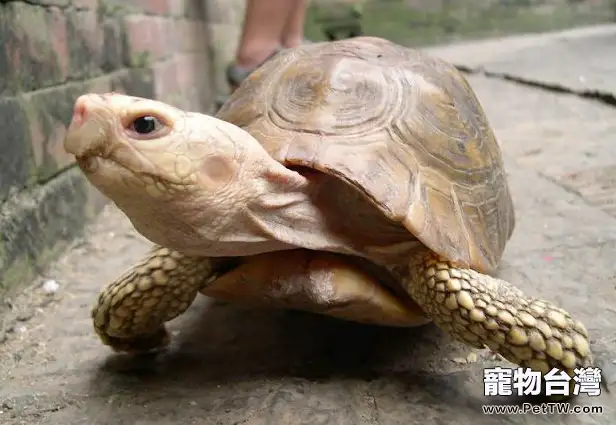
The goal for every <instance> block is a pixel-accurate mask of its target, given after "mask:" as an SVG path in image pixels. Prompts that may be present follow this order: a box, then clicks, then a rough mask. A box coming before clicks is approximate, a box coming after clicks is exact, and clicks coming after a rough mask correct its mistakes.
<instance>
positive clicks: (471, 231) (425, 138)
mask: <svg viewBox="0 0 616 425" xmlns="http://www.w3.org/2000/svg"><path fill="white" fill-rule="evenodd" d="M65 149H66V150H67V152H69V153H71V154H73V155H75V156H76V158H77V161H78V163H79V165H80V167H81V169H82V170H83V171H84V173H85V175H86V176H87V178H88V179H89V180H90V182H91V183H92V184H93V185H94V186H96V187H97V188H98V189H99V190H100V191H101V192H102V193H103V194H104V195H106V196H107V197H108V198H110V199H111V200H112V201H113V202H114V203H115V204H116V205H117V206H118V207H119V209H120V210H122V211H123V212H124V214H125V215H126V216H127V217H128V218H129V219H130V220H131V222H132V223H133V225H134V226H135V228H136V230H137V231H138V232H139V233H141V234H142V235H143V236H145V237H146V238H148V239H149V240H150V241H151V242H153V243H154V244H156V246H155V248H154V251H153V253H151V254H149V255H148V256H147V257H146V258H144V259H143V260H142V261H141V262H140V263H139V264H137V265H136V266H135V267H134V268H133V269H131V270H129V271H128V272H126V274H125V275H123V276H122V277H121V278H119V279H118V280H117V281H115V282H113V283H112V284H111V285H110V286H108V287H107V288H105V289H103V291H102V292H101V295H100V297H99V299H98V302H97V304H96V305H95V307H94V309H93V313H92V314H93V318H94V323H95V328H96V330H97V332H98V333H99V335H100V336H101V338H102V339H103V341H105V342H106V343H107V344H109V345H111V346H112V347H116V348H117V349H119V350H130V349H133V350H137V351H138V350H140V349H145V348H151V347H156V346H162V345H164V344H165V343H166V342H167V341H168V337H167V336H166V331H165V328H164V322H165V321H168V320H170V319H172V318H174V317H176V316H178V315H179V314H181V313H182V312H183V311H185V310H186V309H187V308H188V306H189V304H190V303H191V302H192V300H193V299H194V297H195V296H196V294H197V293H198V292H199V291H201V292H202V293H205V294H207V293H208V288H212V286H211V285H212V284H213V283H212V282H218V289H216V290H214V289H212V291H213V293H214V295H215V296H216V295H219V296H220V295H221V293H224V296H225V297H226V299H238V300H239V299H242V298H243V299H244V300H245V301H246V300H248V301H250V300H252V301H254V302H257V303H259V302H260V303H262V304H267V303H268V302H269V303H272V304H276V303H278V305H280V306H283V307H284V306H286V307H288V308H295V307H297V308H300V309H306V310H311V311H320V312H322V313H323V314H331V315H335V314H334V313H332V311H328V309H327V306H328V303H329V301H333V303H334V304H336V303H338V306H341V305H342V306H344V308H345V311H344V313H343V314H338V316H337V317H341V318H345V319H349V320H358V321H362V320H363V321H367V322H371V323H376V324H379V323H380V324H384V325H391V324H394V325H399V326H418V325H421V324H423V323H427V322H428V321H432V322H433V323H435V324H436V325H437V326H438V327H440V328H441V329H442V330H443V331H444V332H446V333H448V334H449V335H451V336H452V337H453V338H454V339H455V340H457V341H460V342H462V343H464V344H466V345H468V346H471V347H477V348H485V347H487V348H489V349H490V350H492V351H493V352H495V353H498V354H500V355H502V356H503V357H504V358H505V359H507V360H509V361H511V362H513V363H515V364H517V365H520V366H522V367H528V368H531V369H533V370H537V371H540V372H542V373H543V374H546V373H548V372H549V371H550V370H552V369H553V368H558V369H560V370H564V371H565V372H566V373H568V374H569V375H571V376H572V375H574V373H575V372H574V370H575V369H576V368H579V367H587V366H589V365H590V364H591V363H592V361H593V359H592V354H591V349H590V342H589V339H588V332H587V330H586V328H585V327H584V325H583V324H582V323H581V322H579V321H577V320H575V319H574V318H572V316H571V315H570V314H569V313H568V312H567V311H565V310H563V309H562V308H560V307H559V306H557V305H555V304H554V303H552V302H550V301H548V300H543V299H539V298H536V297H532V296H529V295H527V294H525V293H524V292H523V291H522V290H521V289H520V288H518V287H516V286H515V285H513V284H512V283H509V282H507V281H504V280H502V279H500V278H498V277H496V272H497V269H498V266H499V264H500V261H501V258H502V254H503V251H504V249H505V246H506V244H507V242H508V240H509V239H510V237H511V235H512V233H513V230H514V228H515V214H514V206H513V201H512V197H511V193H510V189H509V186H508V182H507V177H506V170H505V166H504V161H503V157H502V152H501V150H500V146H499V143H498V141H497V139H496V137H495V134H494V132H493V130H492V129H491V127H490V125H489V122H488V120H487V117H486V115H485V112H484V111H483V109H482V106H481V104H480V102H479V100H478V98H477V97H476V95H475V93H474V92H473V90H472V88H471V86H470V85H469V83H468V81H467V80H466V79H465V77H464V76H463V75H462V74H461V73H460V72H459V71H458V70H457V69H456V68H455V67H454V66H453V65H451V64H449V63H447V62H446V61H443V60H441V59H438V58H435V57H431V56H429V55H428V54H426V53H424V52H421V51H418V50H415V49H411V48H408V47H403V46H400V45H398V44H395V43H393V42H390V41H387V40H384V39H381V38H377V37H363V36H362V37H357V38H353V39H347V40H341V41H335V42H324V43H315V44H312V45H306V46H301V47H298V48H295V49H290V50H288V51H285V52H281V53H280V54H279V55H277V56H276V57H274V58H272V59H271V60H270V61H268V62H267V63H266V64H264V65H263V66H262V67H260V68H259V69H257V70H256V71H255V72H253V73H252V74H251V75H250V76H249V77H248V78H247V79H246V80H245V81H244V82H243V83H242V84H241V86H240V87H239V88H238V89H237V90H236V91H235V92H234V93H233V95H232V96H231V97H230V98H229V99H228V101H227V102H226V103H225V105H224V106H223V107H222V109H220V110H219V112H218V113H217V115H216V116H209V115H205V114H200V113H193V112H186V111H183V110H181V109H178V108H176V107H173V106H171V105H168V104H164V103H161V102H158V101H155V100H151V99H143V98H137V97H132V96H127V95H123V94H115V93H109V94H105V95H99V94H86V95H83V96H81V97H80V98H79V99H78V100H77V101H76V104H75V112H74V116H73V120H72V123H71V126H70V128H69V131H68V133H67V136H66V139H65ZM294 255H297V257H293V256H294ZM331 255H335V256H336V257H335V260H334V257H330V256H331ZM286 256H289V257H286ZM351 259H355V260H359V261H352V260H351ZM332 261H333V262H332ZM268 264H269V265H268ZM311 264H321V266H318V265H317V266H314V267H315V269H319V267H320V271H321V272H318V271H315V272H314V273H313V270H315V269H313V268H312V267H313V265H311ZM360 264H373V265H375V266H376V267H378V270H376V271H368V270H365V269H363V268H362V267H360ZM283 265H287V266H288V269H287V270H286V271H281V270H279V268H280V269H282V268H283ZM258 270H261V272H258ZM279 271H280V274H279ZM229 273H230V274H229ZM234 273H235V274H234ZM257 275H258V276H257ZM325 275H328V276H329V278H324V277H323V276H325ZM218 279H221V280H218ZM268 279H273V280H275V281H276V282H275V283H274V282H268ZM302 279H303V281H304V282H309V283H308V284H304V286H303V289H298V290H296V293H300V294H303V295H304V296H303V300H304V301H302V302H303V304H302V302H300V301H297V299H298V298H294V297H292V296H288V297H286V298H284V296H283V295H280V294H281V293H283V292H285V291H286V290H289V291H291V289H288V288H287V287H288V286H293V285H292V283H293V282H297V281H301V280H302ZM388 279H390V280H392V281H393V282H394V284H393V285H391V284H386V283H385V281H386V280H388ZM256 281H259V282H261V284H256V286H254V287H252V286H251V285H253V283H254V282H256ZM238 282H239V283H238ZM319 284H323V285H322V286H323V287H327V288H328V289H329V293H334V294H338V295H334V296H332V297H331V298H330V297H329V296H328V295H327V294H326V292H327V291H325V290H323V291H321V290H319V289H315V287H316V286H318V285H319ZM215 286H216V285H215ZM300 286H301V285H300ZM249 287H250V288H252V290H251V291H249V292H246V293H244V291H247V288H249ZM264 287H269V288H270V289H272V288H273V290H270V291H268V294H269V295H267V296H266V295H263V293H262V292H259V291H261V290H262V289H263V288H264ZM341 287H346V288H347V295H346V301H347V302H346V303H345V302H344V300H345V296H344V295H340V294H341V293H342V292H337V291H336V290H335V288H341ZM255 288H261V289H257V290H256V292H255ZM285 288H287V289H285ZM332 288H334V290H332ZM375 288H381V289H383V290H382V291H380V292H374V293H373V295H370V297H372V299H371V301H370V302H368V303H362V302H359V300H365V299H367V298H370V297H366V296H365V293H364V295H363V296H362V291H365V290H370V291H376V289H375ZM343 292H344V291H343ZM314 294H319V295H320V298H319V297H316V296H314ZM386 295H387V296H390V297H393V299H395V300H398V302H395V305H396V307H395V308H393V307H392V305H393V304H392V303H391V302H390V301H391V298H389V301H385V297H386ZM259 298H260V300H259ZM283 298H284V300H283ZM306 300H308V301H306ZM355 303H356V304H355ZM394 311H395V313H394ZM131 347H132V348H131Z"/></svg>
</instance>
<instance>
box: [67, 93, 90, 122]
mask: <svg viewBox="0 0 616 425" xmlns="http://www.w3.org/2000/svg"><path fill="white" fill-rule="evenodd" d="M86 103H87V101H86V99H85V97H84V96H80V97H79V98H78V99H77V100H76V101H75V107H74V108H73V118H72V120H71V121H72V125H73V126H74V127H78V126H80V125H81V124H83V122H84V121H85V118H86V113H87V109H88V108H87V106H86Z"/></svg>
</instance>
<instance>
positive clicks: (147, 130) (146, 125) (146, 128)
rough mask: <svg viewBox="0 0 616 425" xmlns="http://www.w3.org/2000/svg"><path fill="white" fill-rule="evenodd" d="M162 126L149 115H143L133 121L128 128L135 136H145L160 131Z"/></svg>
mask: <svg viewBox="0 0 616 425" xmlns="http://www.w3.org/2000/svg"><path fill="white" fill-rule="evenodd" d="M162 126H163V125H162V124H161V122H160V121H159V120H158V119H157V118H155V117H153V116H151V115H145V116H142V117H138V118H136V119H135V120H133V122H132V123H131V124H130V125H129V127H128V128H129V129H131V130H132V131H134V132H135V133H137V134H140V135H143V136H145V135H150V134H152V133H154V132H156V131H157V130H160V128H161V127H162Z"/></svg>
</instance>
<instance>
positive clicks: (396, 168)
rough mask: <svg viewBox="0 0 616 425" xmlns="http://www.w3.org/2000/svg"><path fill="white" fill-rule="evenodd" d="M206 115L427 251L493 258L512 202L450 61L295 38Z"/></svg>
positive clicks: (388, 47) (485, 264) (481, 264)
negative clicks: (343, 194) (351, 193)
mask: <svg viewBox="0 0 616 425" xmlns="http://www.w3.org/2000/svg"><path fill="white" fill-rule="evenodd" d="M217 117H218V118H220V119H223V120H225V121H228V122H231V123H233V124H235V125H237V126H239V127H241V128H243V129H244V130H246V131H248V132H249V133H250V134H251V135H252V136H253V137H255V138H256V139H257V140H259V142H260V143H262V144H263V146H264V147H265V149H266V150H267V151H268V153H269V154H270V155H271V156H272V157H273V158H274V159H276V160H277V161H279V162H281V163H283V164H285V165H297V166H303V167H310V168H312V169H314V170H319V171H321V172H324V173H327V174H329V175H332V176H335V177H337V178H339V179H341V180H344V181H345V182H346V183H349V184H351V185H352V186H354V187H355V188H357V189H358V190H359V191H360V192H361V193H362V194H363V195H365V196H366V197H367V198H368V199H369V200H371V201H372V202H373V203H374V204H375V205H376V206H378V208H379V210H380V212H381V213H382V214H384V215H385V216H386V217H387V218H388V219H389V220H391V221H393V222H396V223H399V224H401V225H402V226H404V227H405V228H406V229H408V231H410V232H411V233H412V234H413V235H414V236H415V237H416V238H417V239H418V240H419V241H421V242H422V243H423V244H425V245H426V246H427V247H429V248H430V249H432V250H433V251H434V252H436V253H437V254H439V255H441V256H443V257H445V258H447V259H449V260H450V261H454V262H456V263H458V264H459V265H461V266H463V267H471V268H474V269H476V270H478V271H481V272H486V273H487V272H491V271H494V270H495V269H496V268H497V266H498V264H499V262H500V259H501V256H502V253H503V250H504V248H505V245H506V243H507V241H508V240H509V238H510V236H511V234H512V232H513V229H514V225H515V216H514V209H513V203H512V199H511V195H510V190H509V187H508V183H507V180H506V173H505V170H504V164H503V159H502V154H501V150H500V147H499V144H498V141H497V140H496V138H495V135H494V133H493V131H492V129H491V128H490V125H489V123H488V121H487V118H486V116H485V113H484V111H483V108H482V106H481V104H480V102H479V100H478V99H477V97H476V95H475V93H474V92H473V90H472V88H471V86H470V85H469V83H468V82H467V80H466V79H465V78H464V76H463V75H462V74H461V73H460V72H459V71H458V70H457V69H456V68H455V67H454V66H453V65H451V64H448V63H446V62H444V61H442V60H440V59H437V58H432V57H430V56H428V55H426V54H424V53H422V52H420V51H417V50H414V49H410V48H407V47H403V46H400V45H397V44H395V43H392V42H389V41H386V40H383V39H380V38H375V37H357V38H353V39H348V40H342V41H336V42H330V43H316V44H312V45H306V46H302V47H299V48H295V49H289V50H287V51H284V52H281V53H279V54H278V55H277V56H275V57H273V58H272V59H270V60H269V61H268V62H266V63H265V64H264V65H262V66H261V67H260V68H258V69H257V70H256V71H254V72H253V73H252V74H251V75H250V76H249V78H247V79H246V80H245V81H244V82H243V83H242V85H241V86H240V87H239V88H238V89H237V90H236V91H235V92H234V93H233V95H232V96H231V98H230V99H229V100H228V101H227V103H226V104H225V105H224V106H223V107H222V108H221V110H220V111H219V113H218V115H217ZM340 213H341V214H342V213H344V211H340Z"/></svg>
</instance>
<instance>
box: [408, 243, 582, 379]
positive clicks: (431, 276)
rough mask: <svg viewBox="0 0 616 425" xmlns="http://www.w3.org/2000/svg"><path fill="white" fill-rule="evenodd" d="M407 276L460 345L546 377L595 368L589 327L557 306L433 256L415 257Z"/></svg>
mask: <svg viewBox="0 0 616 425" xmlns="http://www.w3.org/2000/svg"><path fill="white" fill-rule="evenodd" d="M408 273H409V274H408V276H407V277H406V278H405V279H403V280H404V284H405V287H406V289H407V291H408V292H409V294H410V295H411V297H412V298H413V299H414V300H415V302H417V304H419V306H420V307H421V308H422V309H423V310H424V311H425V312H426V314H427V315H428V316H429V317H431V318H432V319H433V320H434V322H435V323H436V324H437V325H438V326H439V327H440V328H442V329H443V330H445V331H446V332H448V333H449V334H450V335H452V336H453V337H454V338H455V339H457V340H458V341H461V342H464V343H466V344H468V345H471V346H474V347H478V348H483V347H484V346H487V347H489V348H490V349H491V350H492V351H494V352H496V353H499V354H500V355H502V356H503V357H504V358H506V359H507V360H509V361H511V362H513V363H516V364H518V365H520V366H523V367H528V368H530V369H534V370H536V371H540V372H542V373H543V374H546V373H548V372H549V371H550V370H552V369H553V368H557V369H559V370H561V371H565V372H566V373H567V374H568V375H569V376H573V375H574V374H575V373H574V369H576V368H580V367H589V366H591V363H592V355H591V351H590V343H589V340H588V332H587V331H586V328H585V327H584V325H583V324H582V323H580V322H578V321H576V320H574V319H573V318H572V317H571V315H570V314H569V313H568V312H566V311H565V310H563V309H561V308H559V307H557V306H556V305H554V304H553V303H550V302H549V301H545V300H540V299H537V298H531V297H528V296H527V295H526V294H524V293H523V292H522V291H521V290H520V289H518V288H516V287H514V286H513V285H512V284H510V283H509V282H506V281H504V280H501V279H496V278H493V277H491V276H488V275H484V274H481V273H478V272H476V271H474V270H471V269H464V268H459V267H456V266H455V265H454V264H453V263H451V262H449V261H447V260H445V259H442V258H440V257H439V256H437V255H435V254H434V253H432V252H424V253H421V254H419V255H416V256H415V257H413V258H412V259H411V261H410V263H409V270H408ZM573 382H574V381H573V380H571V381H570V383H572V384H573Z"/></svg>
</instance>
